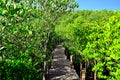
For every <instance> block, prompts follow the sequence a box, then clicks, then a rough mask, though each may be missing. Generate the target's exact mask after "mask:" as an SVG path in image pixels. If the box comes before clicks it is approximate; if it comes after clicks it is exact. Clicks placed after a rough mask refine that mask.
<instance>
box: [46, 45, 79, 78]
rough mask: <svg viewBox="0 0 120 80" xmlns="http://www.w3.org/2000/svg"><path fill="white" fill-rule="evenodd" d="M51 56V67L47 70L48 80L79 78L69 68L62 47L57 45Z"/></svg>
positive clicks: (68, 62)
mask: <svg viewBox="0 0 120 80" xmlns="http://www.w3.org/2000/svg"><path fill="white" fill-rule="evenodd" d="M51 57H52V62H51V68H50V69H49V70H48V80H80V79H79V77H78V75H77V74H76V71H75V70H74V69H71V65H70V61H69V60H68V59H67V56H66V55H65V48H64V47H62V46H57V47H56V48H55V49H54V51H53V52H52V54H51Z"/></svg>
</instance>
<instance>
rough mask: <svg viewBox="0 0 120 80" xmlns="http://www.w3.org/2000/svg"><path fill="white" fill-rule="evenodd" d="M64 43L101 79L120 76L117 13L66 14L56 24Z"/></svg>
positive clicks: (82, 12)
mask: <svg viewBox="0 0 120 80" xmlns="http://www.w3.org/2000/svg"><path fill="white" fill-rule="evenodd" d="M56 33H57V34H58V35H59V36H61V37H62V39H64V41H63V43H62V44H63V45H65V46H67V47H69V50H70V51H71V52H72V54H73V55H74V56H76V55H80V56H78V57H77V58H76V60H75V61H76V63H79V62H80V63H82V62H86V64H87V67H89V66H90V65H92V66H91V67H92V70H93V71H97V76H98V78H100V79H107V80H119V79H120V12H119V11H107V10H102V11H89V10H83V11H75V12H73V13H71V14H65V15H64V16H63V17H61V18H60V19H59V21H58V24H57V25H56Z"/></svg>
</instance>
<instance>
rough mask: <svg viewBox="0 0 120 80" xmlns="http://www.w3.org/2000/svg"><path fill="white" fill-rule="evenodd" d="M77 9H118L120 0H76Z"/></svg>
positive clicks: (119, 8)
mask: <svg viewBox="0 0 120 80" xmlns="http://www.w3.org/2000/svg"><path fill="white" fill-rule="evenodd" d="M76 2H77V3H78V4H79V8H78V9H79V10H103V9H107V10H119V11H120V0H76Z"/></svg>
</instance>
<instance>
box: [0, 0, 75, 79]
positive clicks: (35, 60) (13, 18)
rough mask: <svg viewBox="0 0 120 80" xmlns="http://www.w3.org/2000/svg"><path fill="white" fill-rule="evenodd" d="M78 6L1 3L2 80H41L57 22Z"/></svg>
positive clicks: (29, 0) (24, 0)
mask: <svg viewBox="0 0 120 80" xmlns="http://www.w3.org/2000/svg"><path fill="white" fill-rule="evenodd" d="M75 6H77V4H76V3H75V1H74V0H67V1H66V0H62V1H59V0H0V80H41V79H42V75H43V73H44V70H43V62H44V61H45V59H46V60H48V59H47V58H48V57H46V55H48V54H49V53H50V49H51V48H52V47H51V46H52V45H53V44H54V42H53V43H51V44H50V42H51V40H53V38H55V37H53V38H52V36H53V33H54V25H55V22H56V20H57V18H58V17H60V15H62V14H63V13H64V12H66V10H71V9H73V8H74V7H75ZM48 43H49V44H48Z"/></svg>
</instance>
